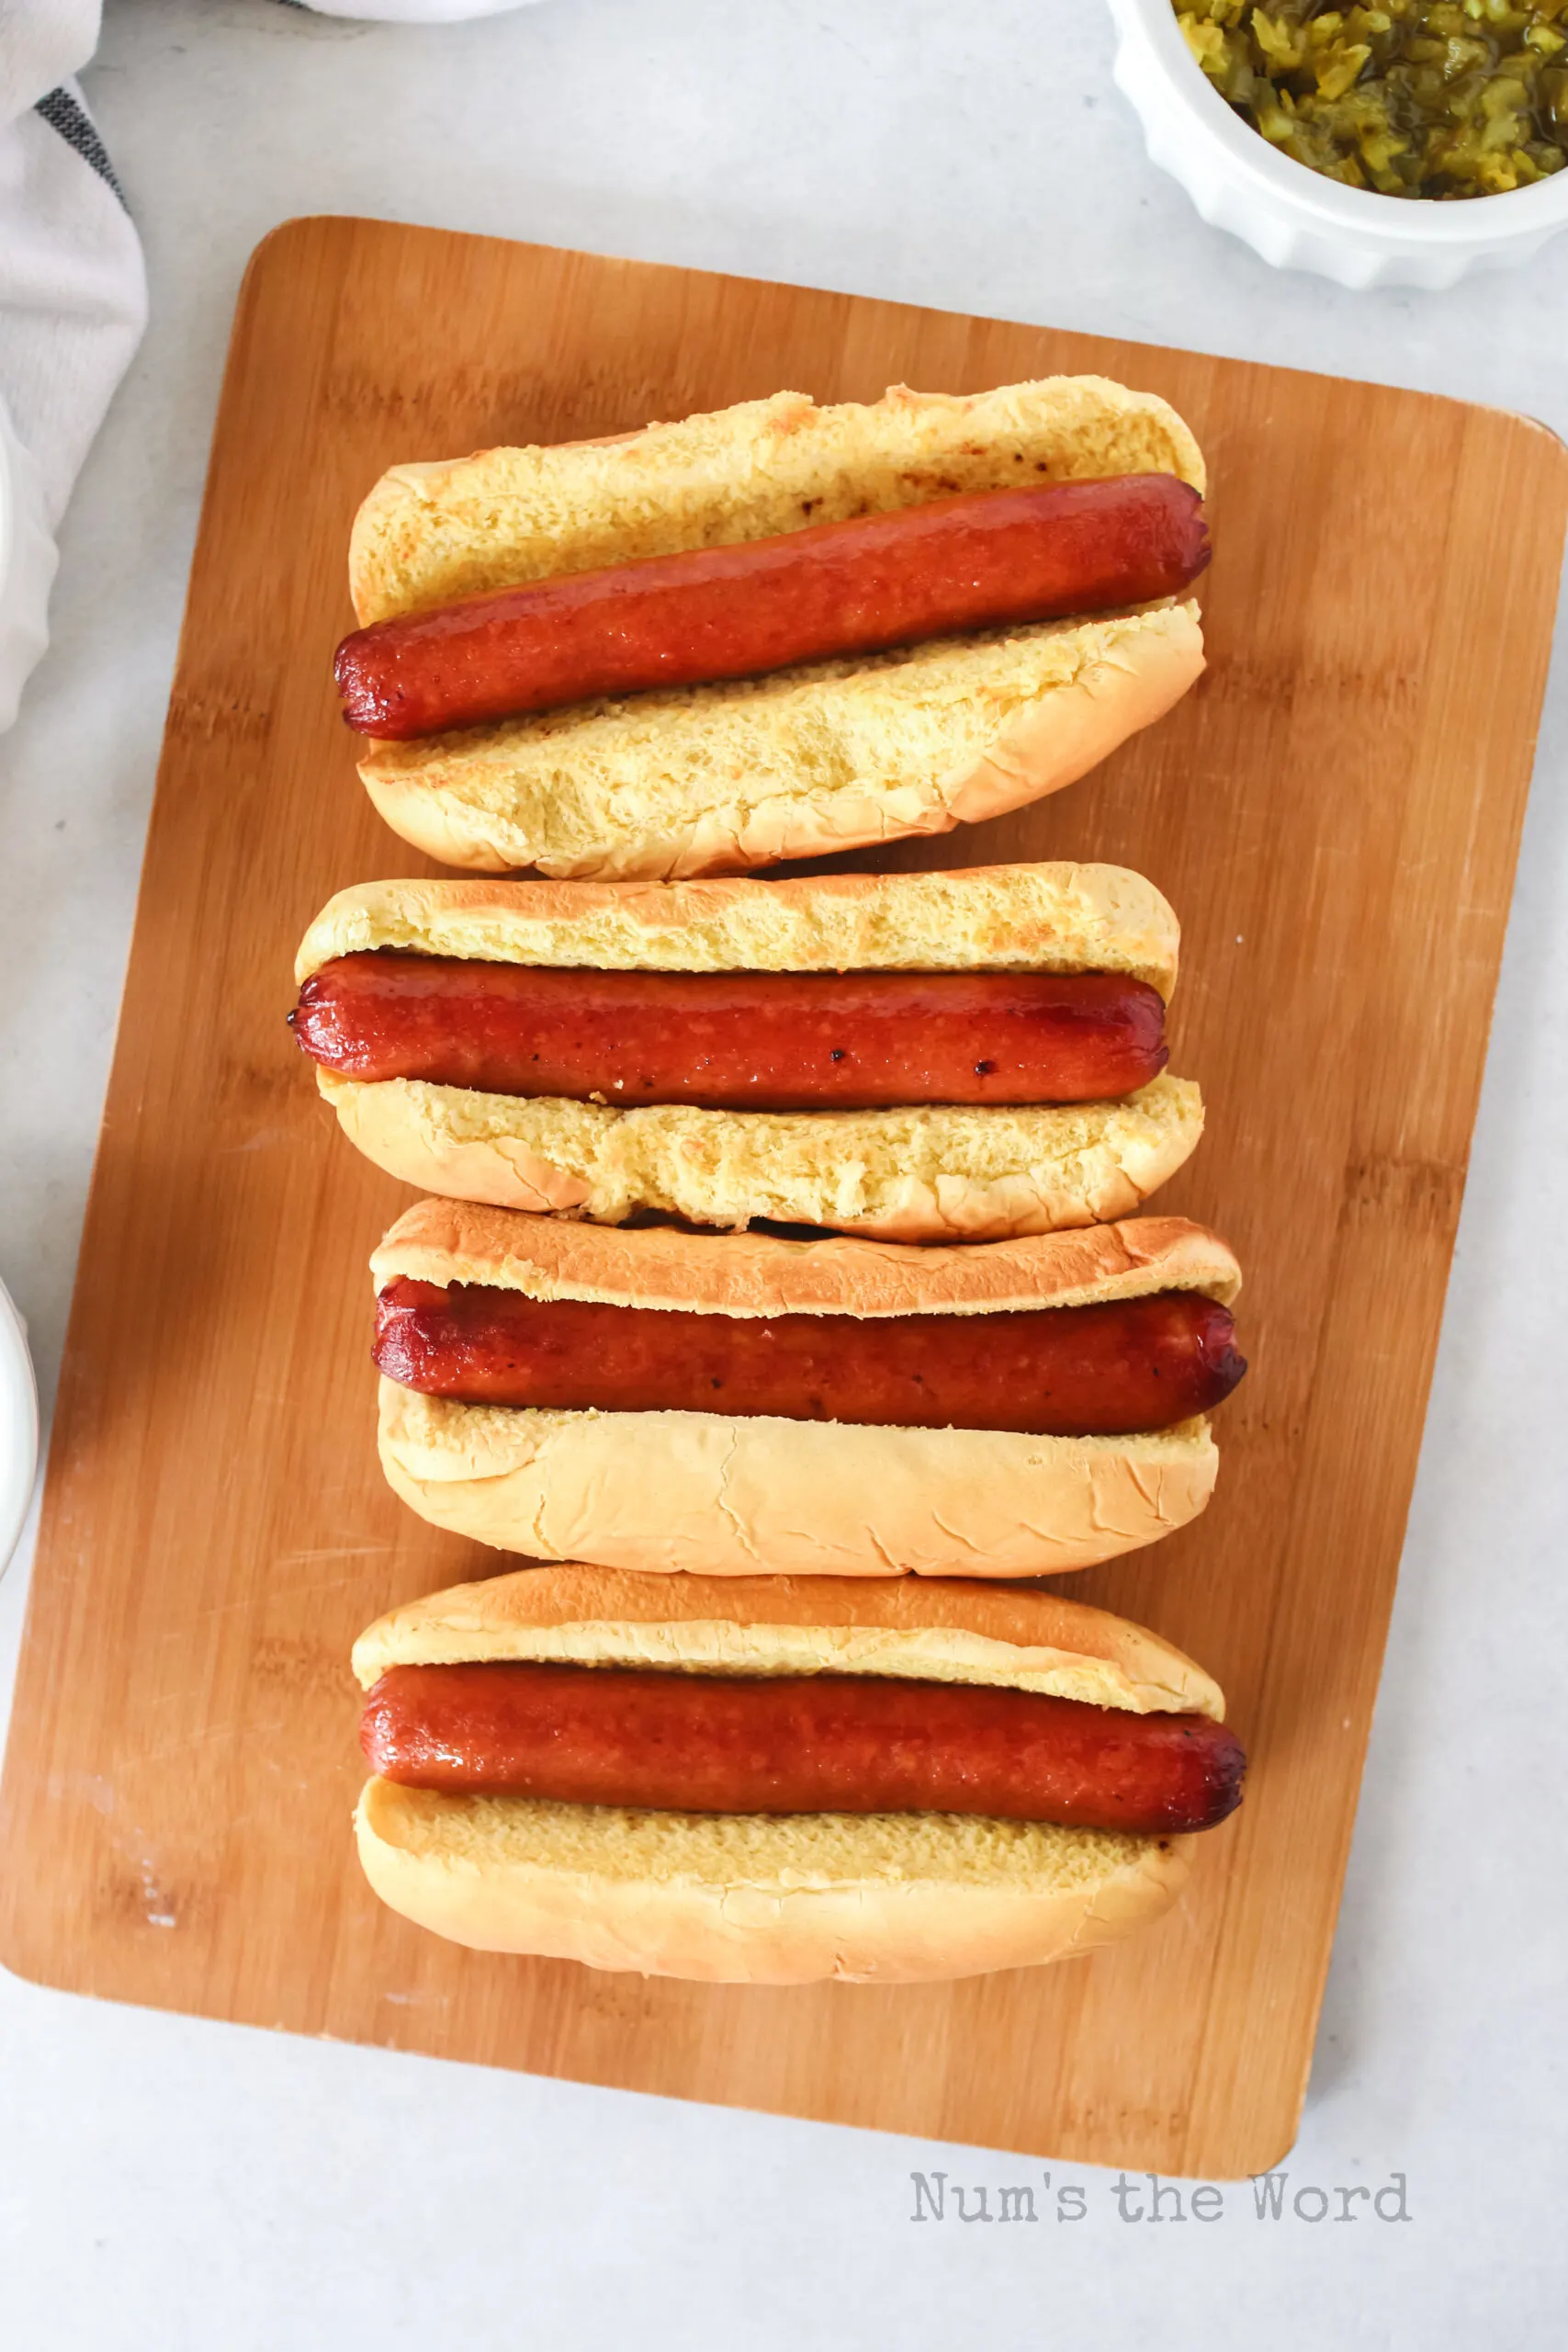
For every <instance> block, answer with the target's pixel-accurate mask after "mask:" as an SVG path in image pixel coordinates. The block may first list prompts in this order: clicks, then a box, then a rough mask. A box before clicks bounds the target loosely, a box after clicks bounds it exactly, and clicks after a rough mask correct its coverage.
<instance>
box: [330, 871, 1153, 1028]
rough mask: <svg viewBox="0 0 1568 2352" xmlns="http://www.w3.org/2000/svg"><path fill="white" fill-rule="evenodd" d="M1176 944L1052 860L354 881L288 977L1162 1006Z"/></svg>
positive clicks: (1147, 915) (1121, 898) (1148, 890)
mask: <svg viewBox="0 0 1568 2352" xmlns="http://www.w3.org/2000/svg"><path fill="white" fill-rule="evenodd" d="M1179 938H1180V933H1179V929H1178V926H1177V921H1176V917H1175V915H1174V914H1173V912H1172V911H1171V909H1170V907H1169V906H1168V904H1167V902H1166V900H1165V899H1163V898H1162V897H1161V896H1160V893H1159V892H1158V891H1157V890H1156V888H1155V887H1154V885H1153V883H1152V882H1146V881H1145V879H1144V876H1142V875H1141V874H1134V873H1130V872H1129V871H1128V869H1127V868H1126V867H1125V866H1121V865H1068V864H1065V863H1058V864H1054V865H1053V864H1040V865H988V866H987V865H982V866H970V867H967V868H964V869H961V870H960V871H958V872H956V873H938V874H833V875H820V876H811V877H801V876H792V877H788V878H786V879H784V880H782V881H773V882H753V881H746V880H733V879H732V880H728V881H717V882H653V883H648V882H458V881H447V882H367V883H361V884H360V885H359V886H358V887H357V888H355V889H352V890H340V891H339V892H338V894H337V896H336V898H335V899H330V900H329V901H328V903H327V905H326V906H325V907H323V908H322V910H321V913H320V914H319V915H318V916H317V917H316V920H315V922H313V923H312V924H311V925H310V930H309V931H308V932H307V933H306V934H305V937H304V940H303V942H302V944H301V945H300V949H299V957H298V959H297V961H296V963H295V967H294V977H295V979H296V980H297V981H299V982H301V983H303V982H304V981H305V980H308V979H309V978H310V975H311V974H312V973H313V972H316V971H319V970H320V969H321V966H322V965H323V964H326V963H329V962H331V960H332V959H333V956H353V955H364V954H366V953H367V952H371V951H374V950H375V949H377V948H382V947H391V948H398V949H401V950H403V951H405V952H408V951H412V952H413V953H415V954H417V955H422V956H469V957H472V958H474V959H476V960H477V961H479V962H486V963H496V964H547V965H555V966H557V967H563V966H575V967H587V968H590V969H594V970H599V971H647V972H727V971H744V972H854V971H871V972H878V971H880V972H887V971H940V972H968V971H1026V972H1114V973H1124V974H1125V975H1126V976H1127V977H1128V978H1132V979H1137V980H1143V981H1145V982H1146V983H1147V984H1148V985H1149V986H1150V987H1151V988H1155V989H1158V991H1159V993H1160V995H1161V996H1163V997H1165V998H1167V999H1168V998H1169V996H1170V994H1171V991H1172V989H1174V988H1175V985H1176V966H1177V950H1178V946H1179Z"/></svg>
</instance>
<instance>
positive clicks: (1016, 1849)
mask: <svg viewBox="0 0 1568 2352" xmlns="http://www.w3.org/2000/svg"><path fill="white" fill-rule="evenodd" d="M355 1832H356V1836H357V1839H358V1847H359V1859H360V1861H361V1863H362V1864H363V1866H364V1869H365V1874H366V1876H367V1879H368V1880H369V1882H370V1884H371V1886H372V1887H373V1888H374V1889H375V1891H376V1893H377V1894H378V1895H379V1896H380V1897H381V1899H382V1901H383V1902H384V1903H387V1904H389V1905H390V1906H391V1908H392V1909H393V1910H395V1911H400V1912H401V1913H402V1914H403V1916H404V1917H407V1918H410V1919H412V1920H414V1921H415V1922H417V1924H418V1925H419V1926H421V1927H423V1928H430V1929H432V1930H433V1931H434V1933H435V1934H437V1935H441V1936H446V1937H448V1938H450V1939H452V1940H453V1941H454V1942H457V1943H462V1944H468V1945H470V1946H473V1947H475V1948H476V1949H478V1950H479V1951H510V1952H533V1953H536V1954H540V1955H542V1956H545V1957H547V1958H550V1959H557V1960H576V1961H581V1962H585V1963H586V1964H587V1965H588V1966H589V1967H591V1968H605V1969H616V1970H627V1969H629V1970H637V1971H639V1972H640V1973H642V1974H644V1975H649V1976H680V1977H687V1978H692V1979H694V1980H696V1981H698V1982H702V1983H707V1984H740V1985H806V1984H811V1983H816V1982H820V1981H821V1980H822V1979H824V1978H830V1977H839V1978H844V1979H847V1980H849V1981H851V1982H855V1983H869V1984H886V1985H900V1984H919V1983H927V1982H931V1981H933V1980H939V1979H942V1978H944V1977H953V1976H973V1975H979V1974H981V1973H985V1972H986V1971H987V1970H990V1969H998V1968H1025V1967H1031V1966H1038V1965H1039V1964H1041V1963H1042V1962H1047V1961H1053V1960H1060V1959H1064V1958H1066V1957H1068V1956H1069V1955H1070V1954H1072V1953H1074V1952H1081V1951H1090V1950H1092V1949H1093V1948H1094V1946H1096V1945H1097V1944H1102V1943H1106V1942H1109V1941H1111V1939H1113V1938H1115V1937H1117V1936H1122V1935H1125V1934H1126V1933H1128V1931H1129V1930H1130V1929H1132V1928H1135V1927H1138V1926H1140V1925H1141V1924H1143V1923H1144V1922H1145V1920H1149V1919H1152V1918H1155V1917H1157V1916H1158V1914H1159V1913H1160V1912H1161V1911H1163V1910H1165V1909H1166V1908H1167V1906H1168V1905H1169V1904H1170V1903H1171V1902H1172V1901H1173V1900H1174V1898H1175V1896H1176V1895H1177V1894H1178V1893H1179V1890H1180V1887H1181V1885H1182V1883H1183V1881H1184V1880H1185V1878H1186V1876H1187V1872H1188V1869H1189V1867H1190V1859H1191V1846H1192V1840H1191V1839H1190V1838H1132V1837H1126V1836H1121V1835H1117V1834H1114V1833H1112V1832H1109V1831H1103V1830H1089V1829H1060V1828H1055V1827H1050V1826H1043V1825H1041V1824H1037V1823H1032V1822H1014V1821H995V1820H988V1819H985V1818H981V1817H976V1816H974V1815H954V1814H913V1815H911V1814H866V1815H842V1814H791V1815H783V1816H780V1815H739V1814H677V1813H652V1812H647V1813H639V1812H633V1811H630V1810H627V1809H624V1808H620V1807H616V1806H610V1805H569V1804H549V1803H544V1802H539V1801H537V1800H533V1799H529V1798H525V1797H448V1796H441V1795H438V1794H436V1793H434V1792H432V1791H429V1790H424V1789H411V1788H405V1787H401V1786H400V1785H398V1784H396V1783H394V1782H392V1781H380V1780H373V1781H370V1782H368V1784H367V1787H366V1789H365V1791H364V1793H363V1794H362V1796H361V1798H360V1801H359V1808H358V1812H357V1814H356V1815H355Z"/></svg>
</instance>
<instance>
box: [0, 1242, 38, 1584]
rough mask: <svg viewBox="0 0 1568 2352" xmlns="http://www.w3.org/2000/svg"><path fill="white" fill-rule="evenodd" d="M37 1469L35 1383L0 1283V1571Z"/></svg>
mask: <svg viewBox="0 0 1568 2352" xmlns="http://www.w3.org/2000/svg"><path fill="white" fill-rule="evenodd" d="M37 1469H38V1388H37V1385H36V1384H35V1382H34V1380H33V1362H32V1358H31V1356H29V1355H28V1327H27V1325H26V1324H25V1323H24V1322H23V1320H22V1318H21V1317H20V1316H19V1315H18V1314H17V1310H16V1308H15V1307H14V1306H12V1304H11V1294H10V1292H9V1291H8V1290H7V1289H6V1285H5V1283H0V1576H4V1575H5V1573H6V1562H7V1561H8V1560H9V1558H10V1556H11V1555H12V1553H13V1552H14V1551H15V1550H16V1548H17V1536H18V1535H20V1533H21V1532H22V1528H23V1526H24V1524H25V1523H26V1521H27V1516H28V1504H29V1503H30V1502H31V1501H32V1498H33V1477H34V1474H35V1473H36V1471H37Z"/></svg>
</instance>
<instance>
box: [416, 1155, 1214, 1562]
mask: <svg viewBox="0 0 1568 2352" xmlns="http://www.w3.org/2000/svg"><path fill="white" fill-rule="evenodd" d="M371 1266H372V1270H373V1272H374V1274H375V1277H376V1283H377V1287H378V1339H377V1343H376V1356H377V1361H378V1366H379V1368H380V1371H381V1375H382V1377H381V1408H380V1451H381V1462H382V1467H383V1469H384V1470H385V1472H386V1475H387V1477H388V1479H389V1483H390V1484H391V1486H392V1487H393V1488H394V1490H395V1491H396V1492H397V1493H399V1494H400V1495H401V1496H402V1498H404V1500H405V1501H407V1502H408V1503H410V1504H411V1505H412V1508H413V1509H414V1510H416V1511H418V1512H419V1513H420V1514H421V1516H422V1517H423V1518H425V1519H428V1520H431V1521H434V1523H435V1524H436V1525H437V1526H441V1527H446V1528H448V1529H450V1530H452V1531H453V1532H456V1533H458V1534H463V1535H468V1536H470V1537H473V1538H476V1539H477V1540H478V1541H479V1542H481V1543H486V1544H494V1545H496V1546H497V1547H498V1548H499V1549H501V1550H503V1551H513V1552H525V1553H528V1554H531V1555H533V1556H535V1557H536V1558H547V1559H567V1558H576V1559H579V1560H590V1561H594V1562H598V1563H601V1564H603V1565H604V1566H611V1567H625V1568H631V1569H638V1570H655V1571H660V1572H671V1571H675V1570H679V1569H682V1568H690V1569H695V1570H700V1571H701V1572H703V1573H704V1574H707V1575H715V1576H725V1577H744V1576H750V1575H753V1574H757V1573H760V1572H761V1571H762V1570H763V1569H776V1570H780V1571H789V1572H794V1571H801V1572H804V1573H807V1574H833V1575H840V1576H866V1577H878V1576H889V1575H893V1576H897V1575H901V1574H904V1573H907V1572H909V1571H913V1572H915V1573H917V1574H922V1575H954V1574H956V1575H962V1576H977V1577H987V1576H997V1577H1029V1576H1041V1575H1048V1574H1053V1573H1059V1572H1061V1571H1063V1570H1066V1569H1071V1568H1077V1567H1086V1566H1090V1565H1091V1564H1092V1563H1093V1562H1095V1561H1098V1560H1102V1559H1108V1558H1111V1557H1112V1556H1114V1555H1116V1554H1118V1553H1121V1552H1124V1551H1127V1550H1131V1549H1133V1548H1134V1547H1135V1546H1137V1545H1139V1544H1149V1543H1153V1542H1155V1541H1156V1540H1157V1539H1158V1538H1159V1537H1160V1536H1162V1535H1165V1534H1167V1533H1168V1532H1170V1531H1171V1530H1172V1529H1173V1528H1175V1527H1178V1526H1180V1525H1182V1524H1184V1523H1185V1522H1186V1521H1188V1520H1190V1519H1191V1518H1193V1517H1195V1516H1196V1514H1197V1513H1198V1512H1199V1511H1201V1510H1202V1509H1203V1508H1204V1506H1205V1504H1206V1503H1207V1501H1208V1499H1209V1496H1210V1494H1211V1493H1212V1491H1213V1484H1214V1478H1215V1474H1216V1468H1217V1454H1216V1452H1215V1448H1214V1444H1213V1438H1212V1436H1211V1435H1210V1431H1209V1425H1208V1422H1207V1420H1206V1419H1204V1418H1203V1412H1204V1409H1205V1408H1207V1407H1208V1406H1209V1405H1211V1404H1213V1403H1216V1402H1218V1401H1219V1399H1220V1398H1221V1397H1224V1394H1225V1393H1226V1392H1227V1391H1228V1390H1229V1389H1230V1388H1231V1387H1233V1386H1234V1385H1235V1382H1236V1381H1237V1380H1238V1379H1239V1378H1240V1376H1241V1374H1242V1373H1243V1371H1244V1370H1245V1368H1246V1367H1245V1365H1244V1363H1243V1362H1242V1359H1241V1358H1240V1356H1239V1355H1238V1354H1237V1353H1236V1352H1235V1346H1234V1343H1233V1332H1232V1326H1231V1319H1230V1315H1229V1312H1228V1309H1229V1305H1230V1302H1231V1300H1232V1299H1234V1297H1235V1293H1236V1290H1237V1289H1238V1287H1239V1283H1240V1274H1239V1270H1238V1269H1237V1266H1236V1263H1235V1259H1234V1257H1233V1256H1232V1255H1231V1252H1230V1251H1229V1250H1227V1249H1226V1248H1225V1245H1224V1242H1222V1241H1219V1240H1217V1239H1216V1238H1215V1237H1214V1236H1213V1234H1210V1233H1206V1232H1205V1231H1204V1230H1203V1228H1202V1227H1200V1226H1194V1225H1190V1224H1188V1223H1187V1222H1186V1221H1185V1220H1183V1219H1180V1218H1174V1217H1167V1218H1156V1217H1146V1218H1134V1219H1132V1220H1129V1221H1128V1222H1126V1223H1124V1224H1121V1225H1114V1226H1097V1227H1089V1229H1087V1230H1085V1231H1080V1232H1074V1233H1070V1234H1055V1235H1044V1236H1039V1237H1036V1238H1030V1239H1025V1240H1015V1241H1005V1242H996V1243H990V1244H987V1245H985V1246H983V1247H979V1248H969V1247H961V1248H956V1249H953V1248H934V1249H932V1248H912V1247H909V1246H907V1245H900V1244H893V1243H881V1242H866V1241H859V1240H848V1239H839V1238H834V1239H820V1240H814V1241H798V1240H784V1239H782V1238H777V1237H774V1236H771V1235H762V1234H727V1235H705V1234H692V1233H686V1232H682V1231H679V1230H675V1229H671V1228H667V1227H627V1228H624V1229H619V1228H615V1227H597V1226H590V1225H576V1224H568V1223H564V1222H561V1221H558V1220H556V1219H553V1218H548V1217H534V1216H525V1215H520V1214H519V1213H517V1212H516V1211H513V1210H506V1209H494V1208H479V1207H474V1206H471V1205H469V1204H466V1203H462V1202H455V1201H438V1200H431V1201H424V1202H422V1203H420V1204H418V1205H417V1206H416V1207H414V1208H412V1209H411V1210H409V1211H408V1212H407V1213H406V1215H404V1216H402V1217H400V1219H399V1220H398V1223H397V1224H396V1225H395V1226H394V1227H392V1229H391V1231H390V1232H389V1234H388V1235H387V1237H386V1238H385V1240H384V1241H383V1242H382V1244H381V1246H380V1248H379V1249H378V1250H377V1251H376V1253H375V1255H374V1257H373V1258H372V1260H371Z"/></svg>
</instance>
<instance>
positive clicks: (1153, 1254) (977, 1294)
mask: <svg viewBox="0 0 1568 2352" xmlns="http://www.w3.org/2000/svg"><path fill="white" fill-rule="evenodd" d="M370 1269H371V1272H372V1273H373V1274H374V1276H375V1278H376V1282H377V1285H378V1288H384V1287H385V1285H386V1284H387V1283H390V1282H395V1281H397V1280H398V1279H399V1278H400V1276H412V1278H413V1279H414V1280H415V1281H418V1282H427V1283H489V1284H491V1286H493V1287H494V1288H497V1289H502V1290H515V1291H521V1292H523V1293H524V1294H525V1295H526V1296H528V1297H530V1298H538V1299H552V1298H572V1299H589V1300H594V1301H597V1302H599V1303H601V1304H604V1305H608V1306H637V1307H660V1308H668V1309H671V1310H673V1311H675V1312H678V1313H679V1312H685V1313H692V1314H704V1315H711V1314H718V1315H733V1316H738V1317H759V1316H772V1315H854V1316H861V1317H883V1316H898V1315H942V1314H946V1315H986V1314H998V1313H1008V1312H1012V1311H1029V1310H1034V1309H1038V1308H1041V1307H1048V1306H1064V1307H1066V1306H1091V1305H1096V1304H1099V1303H1100V1302H1102V1301H1105V1300H1110V1299H1123V1298H1145V1297H1148V1296H1149V1295H1151V1294H1152V1293H1154V1292H1156V1291H1166V1290H1196V1291H1201V1292H1202V1293H1203V1295H1205V1296H1206V1297H1209V1298H1214V1299H1218V1300H1219V1301H1220V1302H1221V1304H1222V1305H1228V1304H1229V1303H1230V1301H1231V1300H1232V1299H1234V1298H1235V1295H1236V1294H1237V1292H1238V1291H1239V1290H1240V1288H1241V1269H1240V1267H1239V1266H1238V1265H1237V1263H1236V1261H1235V1255H1234V1254H1233V1252H1232V1251H1231V1250H1229V1249H1228V1248H1227V1247H1226V1245H1225V1244H1224V1242H1223V1241H1222V1240H1220V1239H1219V1238H1218V1237H1217V1236H1216V1235H1214V1234H1212V1233H1210V1232H1208V1231H1207V1230H1206V1229H1205V1228H1204V1227H1202V1226H1201V1225H1193V1224H1191V1223H1190V1221H1189V1220H1188V1219H1187V1218H1185V1217H1155V1216H1151V1217H1131V1218H1128V1219H1126V1220H1125V1221H1124V1222H1122V1223H1121V1224H1117V1225H1092V1226H1085V1227H1077V1229H1076V1230H1074V1231H1071V1232H1067V1233H1055V1234H1044V1235H1036V1236H1032V1237H1031V1238H1029V1239H1027V1240H1020V1241H996V1242H987V1243H984V1244H981V1245H979V1246H977V1247H969V1248H964V1247H958V1248H952V1247H948V1248H943V1247H941V1246H938V1247H935V1248H930V1249H920V1248H917V1247H912V1246H910V1245H908V1244H899V1243H897V1242H885V1241H860V1240H851V1239H843V1238H835V1239H831V1240H810V1241H791V1240H784V1239H783V1238H780V1237H778V1236H776V1235H773V1234H763V1233H736V1234H712V1235H709V1234H691V1233H684V1232H682V1231H680V1230H678V1229H672V1228H671V1227H662V1226H633V1227H620V1228H617V1227H608V1226H594V1225H580V1224H569V1223H565V1222H562V1221H561V1220H558V1219H556V1218H552V1217H539V1216H526V1215H523V1214H520V1213H519V1212H518V1211H516V1210H513V1209H503V1208H491V1207H482V1206H479V1205H476V1204H472V1203H470V1202H467V1201H451V1200H427V1201H417V1202H416V1203H415V1204H414V1205H413V1207H412V1208H411V1209H406V1210H405V1211H404V1213H403V1215H402V1216H400V1217H399V1219H398V1221H397V1223H396V1224H395V1225H394V1226H393V1227H391V1230H390V1231H389V1233H388V1234H387V1235H386V1237H385V1238H384V1239H383V1240H382V1242H381V1244H380V1247H379V1248H378V1250H376V1251H375V1252H374V1254H373V1256H372V1258H371V1261H370Z"/></svg>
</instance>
